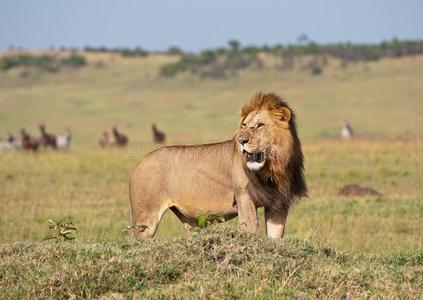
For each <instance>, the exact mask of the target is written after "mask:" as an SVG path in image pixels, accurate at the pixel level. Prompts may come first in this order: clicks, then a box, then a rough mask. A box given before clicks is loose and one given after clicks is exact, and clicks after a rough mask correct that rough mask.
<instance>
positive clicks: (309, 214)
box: [0, 0, 423, 252]
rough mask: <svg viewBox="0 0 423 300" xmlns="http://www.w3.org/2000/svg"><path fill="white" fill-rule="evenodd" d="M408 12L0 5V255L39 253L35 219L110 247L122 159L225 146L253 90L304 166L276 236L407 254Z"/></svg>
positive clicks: (285, 4) (416, 163)
mask: <svg viewBox="0 0 423 300" xmlns="http://www.w3.org/2000/svg"><path fill="white" fill-rule="evenodd" d="M422 11H423V2H421V1H417V0H416V1H407V2H403V1H379V0H376V1H370V2H369V1H364V0H363V1H362V0H360V1H349V2H346V1H335V0H328V1H323V0H322V1H312V2H310V1H303V0H301V1H261V2H260V3H259V2H251V1H230V2H228V1H220V0H219V1H213V2H202V1H201V2H200V1H177V2H175V1H154V2H152V1H148V2H147V1H120V2H118V1H111V0H108V1H89V2H87V1H81V0H78V1H72V2H69V1H60V2H58V1H52V0H48V1H47V0H46V1H21V0H18V1H4V0H0V135H1V136H2V137H4V138H3V139H2V141H1V144H0V241H16V240H38V239H41V238H42V237H43V236H44V235H45V232H46V228H47V225H46V223H45V221H46V220H47V219H54V220H62V219H63V220H71V221H72V222H73V223H74V224H75V225H76V226H77V227H78V228H79V235H80V238H81V239H84V240H104V239H109V240H124V239H126V235H125V233H122V232H121V231H122V228H125V226H127V225H129V217H128V216H129V215H128V207H129V205H128V200H127V181H128V178H129V175H130V173H131V170H132V169H133V168H134V167H135V165H136V163H137V161H138V160H139V159H141V158H142V156H143V155H144V154H145V153H146V152H147V151H149V150H150V149H152V148H154V147H157V146H159V145H162V144H182V143H189V144H193V143H207V142H215V141H220V140H224V139H230V138H231V137H232V135H233V133H234V131H235V129H236V127H237V122H238V112H239V110H240V108H241V106H242V105H243V104H245V103H246V102H247V101H248V100H249V99H250V98H251V97H252V96H253V95H254V94H255V93H257V92H259V91H264V92H275V93H277V94H279V95H281V96H282V97H283V98H284V99H285V100H286V101H287V102H288V103H289V104H290V105H291V106H292V108H293V109H294V111H295V112H296V114H297V121H298V127H299V135H300V138H301V140H302V142H303V148H304V152H305V157H306V176H307V181H308V184H309V188H310V197H309V199H306V200H305V201H303V202H301V203H299V204H298V205H296V206H295V207H294V209H293V213H292V214H291V215H290V217H289V221H288V234H296V235H299V236H301V237H309V238H314V239H317V240H319V241H324V242H327V243H329V244H331V245H335V246H337V247H341V248H346V249H353V250H357V251H374V252H379V251H382V252H391V251H400V250H404V249H417V248H420V249H421V247H422V240H421V238H418V237H421V236H422V235H423V228H422V224H423V223H422V222H421V221H422V217H423V203H422V192H423V188H422V186H423V185H422V183H423V182H422V178H423V176H422V175H423V174H422V172H423V171H422V170H423V163H422V161H423V142H422V141H423V139H422V138H423V126H422V124H423V84H422V83H423V21H422V18H421V12H422ZM153 124H154V126H153ZM40 125H41V126H40ZM178 222H179V221H177V220H176V219H175V218H174V217H173V216H172V215H170V214H168V215H166V218H165V220H164V221H163V222H162V224H161V227H160V229H159V230H160V235H161V236H176V235H179V234H181V232H182V226H180V225H179V223H178ZM233 224H236V221H234V223H233ZM387 246H388V247H387Z"/></svg>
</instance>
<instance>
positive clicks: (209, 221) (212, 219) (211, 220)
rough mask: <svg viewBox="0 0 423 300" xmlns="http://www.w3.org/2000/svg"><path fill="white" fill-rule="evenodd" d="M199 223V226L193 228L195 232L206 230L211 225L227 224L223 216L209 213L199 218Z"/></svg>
mask: <svg viewBox="0 0 423 300" xmlns="http://www.w3.org/2000/svg"><path fill="white" fill-rule="evenodd" d="M197 221H198V223H197V226H196V227H193V230H198V229H204V228H207V227H209V226H210V225H213V224H218V223H222V222H225V218H224V217H223V216H219V215H214V214H210V213H208V214H207V215H201V216H198V217H197Z"/></svg>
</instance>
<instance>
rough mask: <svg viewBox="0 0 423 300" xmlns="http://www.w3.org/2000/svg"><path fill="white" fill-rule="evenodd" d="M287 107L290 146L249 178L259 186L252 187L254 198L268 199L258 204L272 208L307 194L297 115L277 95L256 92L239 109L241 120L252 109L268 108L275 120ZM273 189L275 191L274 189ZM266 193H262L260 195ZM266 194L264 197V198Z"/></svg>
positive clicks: (287, 203) (290, 202)
mask: <svg viewBox="0 0 423 300" xmlns="http://www.w3.org/2000/svg"><path fill="white" fill-rule="evenodd" d="M284 109H285V110H286V109H289V111H290V113H291V116H290V119H289V131H290V134H291V138H292V146H291V149H289V150H287V148H286V147H279V149H280V150H279V152H280V153H278V152H276V153H275V158H274V159H273V160H271V161H270V165H269V166H268V168H267V169H265V170H262V171H260V172H258V173H251V172H250V178H251V177H253V176H255V177H256V178H255V180H254V179H253V178H251V179H252V180H253V181H257V183H258V185H257V186H256V187H255V188H253V187H251V190H250V192H251V193H252V194H253V197H254V198H255V199H269V201H270V203H267V202H266V203H257V204H259V205H264V206H266V207H273V208H274V209H277V210H279V209H285V208H287V207H289V206H290V205H291V204H292V203H293V202H295V201H296V200H298V199H300V198H302V197H306V196H307V186H306V182H305V178H304V156H303V152H302V149H301V142H300V139H299V137H298V133H297V126H296V117H295V113H294V112H293V110H292V109H291V108H290V107H289V105H288V103H286V102H285V101H283V100H282V98H280V97H279V96H277V95H276V94H273V93H270V94H264V93H258V94H256V95H255V96H254V97H253V98H252V99H251V101H250V103H248V104H247V105H246V106H244V107H243V108H242V110H241V120H243V119H245V118H246V117H247V116H248V114H250V113H251V112H253V111H258V110H267V111H269V112H270V113H271V114H272V115H273V117H274V120H275V122H279V121H281V116H282V115H283V110H284ZM275 191H276V192H275ZM262 194H265V195H262ZM263 196H266V197H263Z"/></svg>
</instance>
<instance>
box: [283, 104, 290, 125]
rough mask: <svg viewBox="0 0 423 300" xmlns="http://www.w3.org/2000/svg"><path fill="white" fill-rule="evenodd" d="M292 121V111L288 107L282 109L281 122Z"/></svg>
mask: <svg viewBox="0 0 423 300" xmlns="http://www.w3.org/2000/svg"><path fill="white" fill-rule="evenodd" d="M289 120H291V111H290V110H289V108H287V107H282V108H281V121H283V122H286V123H288V122H289Z"/></svg>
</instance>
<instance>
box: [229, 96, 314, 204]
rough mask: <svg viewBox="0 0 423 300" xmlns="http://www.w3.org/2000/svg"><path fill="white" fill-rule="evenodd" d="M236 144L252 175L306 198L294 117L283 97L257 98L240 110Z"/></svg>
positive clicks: (301, 155) (285, 191) (302, 165)
mask: <svg viewBox="0 0 423 300" xmlns="http://www.w3.org/2000/svg"><path fill="white" fill-rule="evenodd" d="M235 140H236V142H237V144H238V146H239V149H240V151H241V155H242V159H243V163H245V167H246V169H247V170H248V171H249V172H253V173H255V174H256V175H257V176H259V177H260V178H261V179H262V180H266V181H269V180H270V182H273V183H274V184H275V185H277V186H279V187H280V189H283V192H284V193H289V194H290V195H291V196H298V197H301V196H305V195H306V193H307V188H306V185H305V180H304V175H303V169H304V164H303V153H302V150H301V143H300V140H299V138H298V135H297V129H296V123H295V114H294V112H293V111H292V109H291V108H290V107H289V106H288V104H287V103H286V102H284V101H283V100H282V99H281V98H280V97H278V96H277V95H275V94H264V93H258V94H257V95H255V96H254V97H253V98H252V99H251V101H250V103H249V104H247V105H245V106H244V107H243V108H242V110H241V120H240V124H239V128H238V130H237V132H236V134H235ZM281 192H282V191H281ZM286 196H289V195H286Z"/></svg>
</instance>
